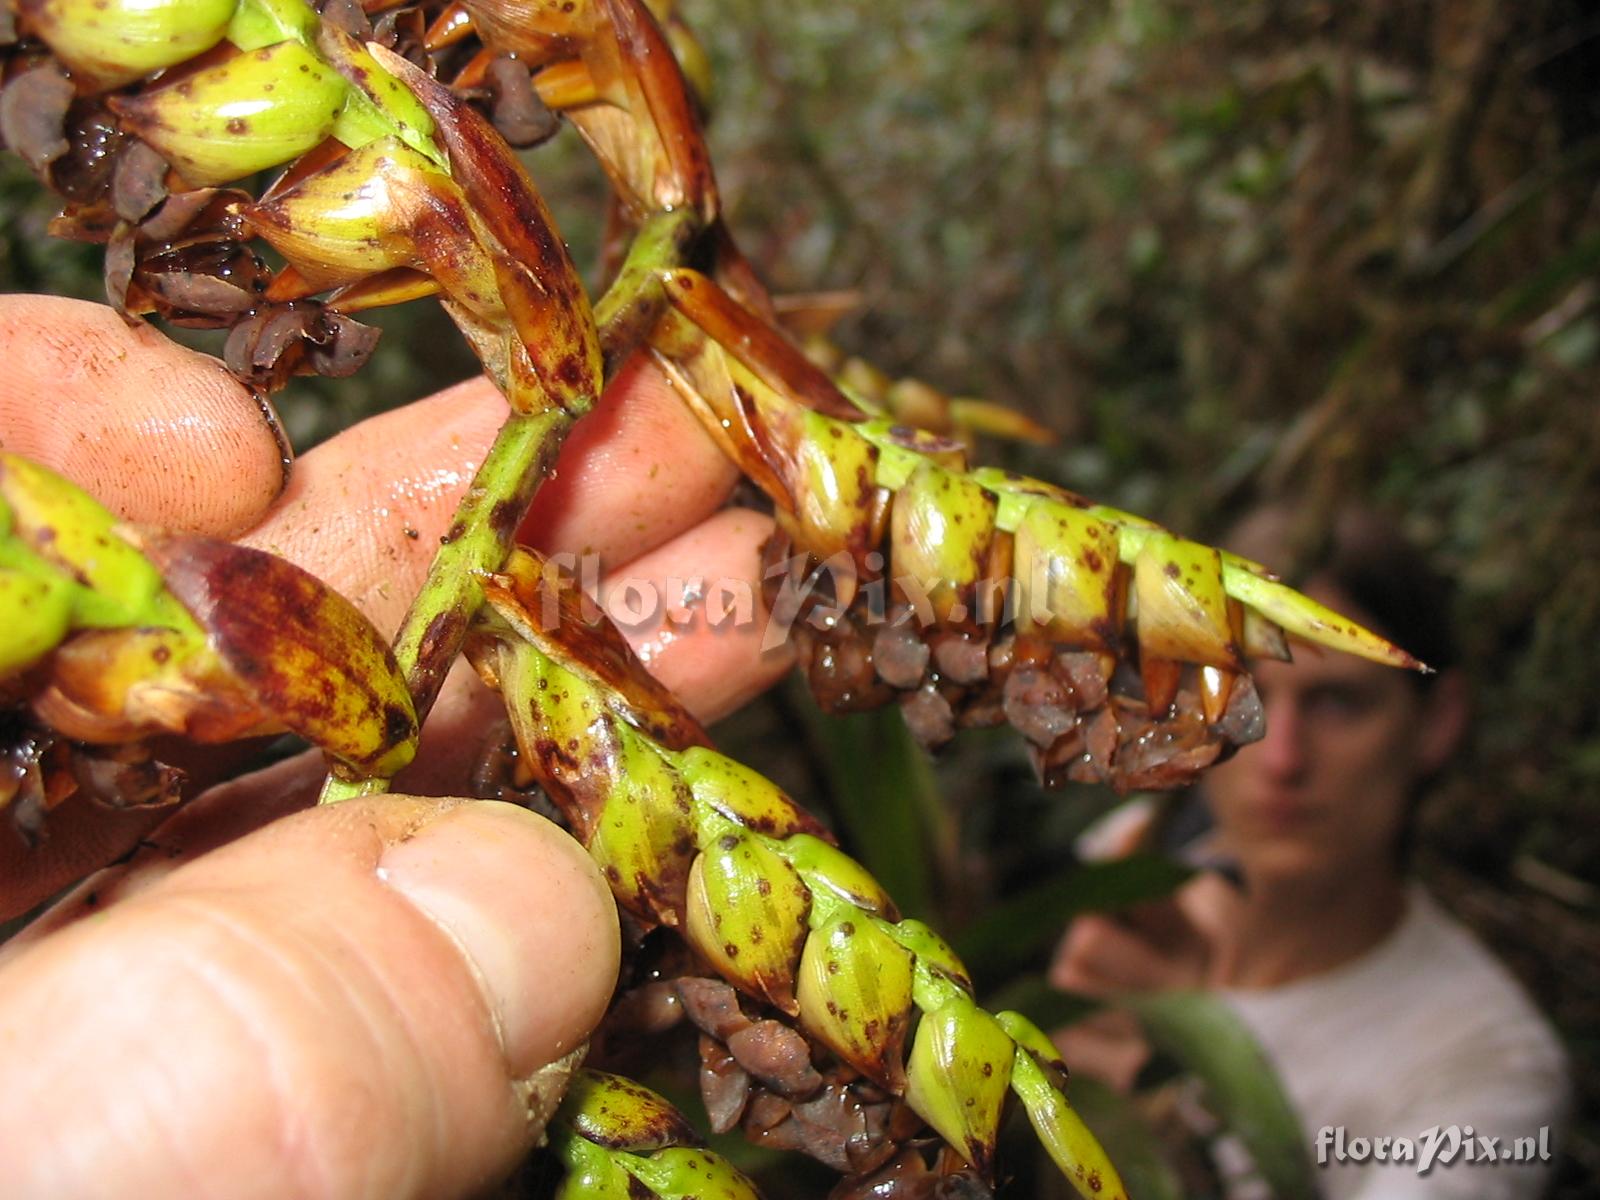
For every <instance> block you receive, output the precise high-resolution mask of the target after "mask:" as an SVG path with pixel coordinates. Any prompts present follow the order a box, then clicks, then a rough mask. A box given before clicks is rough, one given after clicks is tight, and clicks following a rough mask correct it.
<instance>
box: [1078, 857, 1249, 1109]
mask: <svg viewBox="0 0 1600 1200" xmlns="http://www.w3.org/2000/svg"><path fill="white" fill-rule="evenodd" d="M1237 902H1238V900H1237V893H1236V892H1235V890H1234V888H1233V887H1232V885H1230V884H1228V883H1227V882H1225V881H1224V880H1222V879H1221V878H1220V877H1218V876H1215V875H1211V874H1204V875H1201V876H1199V877H1197V878H1196V879H1195V880H1193V881H1192V882H1191V883H1189V884H1188V885H1186V886H1185V887H1184V889H1183V890H1182V891H1180V892H1179V893H1178V894H1177V895H1176V896H1175V897H1173V898H1172V899H1167V900H1154V901H1150V902H1149V903H1146V904H1141V905H1138V906H1136V907H1134V908H1131V909H1129V910H1127V911H1126V912H1124V913H1120V914H1117V915H1115V916H1112V915H1107V914H1101V913H1091V914H1087V915H1085V916H1081V917H1078V918H1076V919H1075V920H1074V921H1073V922H1072V924H1071V925H1069V926H1068V927H1067V931H1066V933H1065V934H1063V935H1062V938H1061V941H1060V942H1059V943H1057V945H1056V950H1055V955H1054V957H1053V959H1052V961H1051V963H1050V971H1049V976H1048V978H1049V981H1050V984H1051V986H1053V987H1056V988H1058V989H1060V990H1061V991H1064V992H1072V993H1074V994H1076V995H1079V996H1086V997H1091V998H1095V999H1107V998H1112V997H1115V996H1116V995H1117V994H1118V993H1119V992H1137V991H1161V990H1167V989H1173V988H1198V987H1202V986H1204V985H1205V984H1206V982H1207V980H1208V978H1209V976H1210V974H1211V972H1212V969H1213V964H1214V960H1215V955H1216V951H1217V946H1216V941H1215V938H1216V927H1217V924H1218V921H1219V918H1220V914H1221V913H1222V912H1223V911H1225V910H1226V908H1227V907H1229V906H1231V905H1233V904H1236V903H1237ZM1051 1039H1052V1040H1053V1041H1054V1042H1055V1044H1056V1048H1057V1049H1058V1050H1059V1051H1060V1052H1061V1057H1062V1059H1063V1061H1065V1062H1066V1064H1067V1066H1068V1068H1069V1069H1070V1070H1072V1071H1073V1072H1075V1073H1083V1074H1087V1075H1092V1076H1093V1077H1095V1078H1096V1079H1099V1080H1100V1081H1101V1082H1103V1083H1107V1084H1109V1085H1110V1086H1112V1087H1114V1088H1116V1089H1117V1090H1119V1091H1123V1092H1126V1091H1129V1090H1131V1089H1132V1087H1133V1084H1134V1080H1135V1079H1136V1078H1137V1076H1138V1074H1139V1071H1140V1070H1141V1069H1142V1068H1143V1067H1144V1064H1145V1062H1146V1061H1147V1060H1148V1059H1149V1057H1150V1046H1149V1044H1148V1043H1147V1042H1146V1041H1145V1039H1144V1035H1143V1033H1142V1032H1141V1031H1140V1029H1139V1025H1138V1022H1137V1021H1135V1020H1134V1018H1133V1016H1132V1015H1131V1014H1129V1013H1127V1012H1123V1011H1120V1010H1117V1009H1110V1008H1108V1009H1102V1010H1100V1011H1098V1012H1095V1013H1093V1014H1091V1015H1090V1016H1088V1017H1086V1018H1084V1019H1083V1020H1081V1021H1077V1022H1075V1023H1074V1024H1072V1025H1069V1026H1066V1027H1064V1028H1062V1029H1058V1030H1056V1031H1055V1032H1054V1033H1053V1034H1052V1035H1051Z"/></svg>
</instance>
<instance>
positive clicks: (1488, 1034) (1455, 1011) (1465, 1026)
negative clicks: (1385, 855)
mask: <svg viewBox="0 0 1600 1200" xmlns="http://www.w3.org/2000/svg"><path fill="white" fill-rule="evenodd" d="M1392 949H1393V951H1394V957H1395V960H1396V963H1397V965H1403V966H1404V969H1405V972H1406V976H1407V978H1408V979H1409V980H1411V981H1412V985H1413V986H1414V987H1415V988H1417V989H1419V990H1421V991H1425V992H1426V993H1428V994H1429V995H1430V996H1432V997H1433V998H1434V1001H1435V1007H1434V1009H1433V1016H1432V1017H1431V1018H1430V1020H1432V1021H1435V1022H1437V1028H1438V1029H1439V1032H1440V1033H1445V1032H1447V1031H1448V1032H1449V1033H1450V1034H1451V1035H1452V1036H1451V1037H1450V1039H1449V1040H1451V1041H1453V1042H1455V1043H1456V1044H1457V1045H1458V1046H1459V1047H1460V1048H1461V1049H1463V1050H1470V1051H1472V1052H1474V1053H1476V1054H1480V1055H1482V1054H1488V1055H1495V1056H1500V1057H1501V1060H1502V1062H1504V1061H1505V1057H1504V1056H1506V1055H1514V1056H1515V1058H1517V1059H1518V1060H1521V1061H1523V1062H1524V1063H1526V1065H1527V1066H1529V1067H1532V1068H1544V1069H1549V1070H1553V1071H1557V1072H1559V1071H1561V1070H1562V1069H1564V1064H1565V1061H1566V1055H1565V1052H1564V1051H1563V1050H1562V1048H1561V1042H1560V1039H1559V1038H1558V1037H1557V1035H1556V1032H1555V1029H1554V1027H1553V1026H1552V1025H1551V1024H1550V1022H1549V1020H1548V1019H1547V1018H1546V1017H1545V1015H1544V1014H1543V1013H1542V1012H1540V1011H1539V1007H1538V1005H1537V1004H1535V1003H1534V1001H1533V999H1532V998H1531V997H1530V996H1529V995H1528V993H1527V991H1526V990H1525V989H1524V988H1523V987H1522V985H1521V984H1520V983H1519V982H1518V981H1517V980H1516V978H1515V977H1514V976H1513V975H1512V974H1511V972H1510V970H1508V969H1507V968H1506V966H1505V965H1504V964H1503V963H1502V962H1501V961H1500V960H1499V959H1498V958H1496V957H1495V955H1494V953H1493V952H1492V951H1491V950H1489V948H1488V947H1487V946H1485V945H1484V944H1483V943H1482V942H1481V941H1479V940H1478V938H1477V936H1476V935H1474V934H1473V933H1472V932H1471V931H1470V930H1469V929H1467V927H1466V926H1465V925H1463V924H1462V923H1461V922H1460V921H1458V920H1457V919H1456V918H1455V917H1453V916H1451V915H1450V914H1449V913H1448V912H1446V911H1445V909H1444V907H1443V905H1441V904H1440V903H1439V902H1438V901H1437V900H1436V899H1435V898H1434V897H1433V896H1432V895H1430V894H1429V893H1428V892H1427V891H1426V890H1425V889H1423V888H1421V887H1420V886H1419V887H1414V888H1413V889H1412V890H1411V893H1410V896H1409V903H1408V911H1407V914H1406V918H1405V922H1404V924H1403V926H1402V928H1401V930H1400V931H1399V932H1398V935H1397V937H1396V939H1395V943H1394V945H1393V947H1392Z"/></svg>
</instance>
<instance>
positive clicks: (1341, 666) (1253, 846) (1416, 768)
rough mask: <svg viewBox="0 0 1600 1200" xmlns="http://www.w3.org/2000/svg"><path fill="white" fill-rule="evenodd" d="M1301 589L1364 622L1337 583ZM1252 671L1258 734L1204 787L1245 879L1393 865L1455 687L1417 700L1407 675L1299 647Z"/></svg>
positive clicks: (1449, 739) (1459, 705)
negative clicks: (1261, 723)
mask: <svg viewBox="0 0 1600 1200" xmlns="http://www.w3.org/2000/svg"><path fill="white" fill-rule="evenodd" d="M1305 590H1306V592H1307V593H1308V594H1309V595H1311V596H1313V597H1314V598H1316V599H1317V600H1320V601H1321V602H1322V603H1324V604H1327V605H1330V606H1332V607H1333V608H1334V609H1335V610H1336V611H1339V612H1343V613H1345V614H1347V615H1349V616H1351V617H1353V618H1354V619H1356V620H1357V621H1361V622H1363V623H1366V622H1367V621H1368V620H1369V618H1368V617H1367V615H1366V614H1364V613H1363V612H1362V611H1361V610H1360V609H1359V608H1358V607H1357V606H1356V605H1355V604H1353V603H1352V602H1351V601H1350V600H1349V598H1348V597H1346V596H1344V595H1342V594H1341V593H1339V592H1338V590H1337V589H1335V588H1332V587H1329V586H1326V585H1323V586H1318V585H1317V584H1316V583H1315V582H1313V584H1312V585H1311V586H1308V587H1307V588H1306V589H1305ZM1253 674H1254V675H1255V680H1256V688H1257V690H1258V691H1259V692H1260V695H1261V700H1262V703H1263V704H1264V705H1265V707H1266V716H1267V733H1266V736H1265V737H1264V738H1263V739H1262V740H1261V741H1259V742H1256V743H1254V744H1252V745H1249V746H1246V747H1244V748H1243V749H1242V750H1240V751H1239V753H1238V754H1237V755H1235V756H1234V757H1233V758H1232V759H1230V760H1229V761H1228V762H1226V763H1223V764H1222V765H1220V766H1217V767H1214V768H1212V770H1211V771H1210V772H1209V773H1208V774H1207V776H1206V784H1205V786H1206V795H1207V796H1208V798H1209V800H1210V803H1211V809H1212V812H1213V814H1214V815H1215V817H1216V820H1217V825H1218V830H1219V832H1220V833H1221V835H1222V837H1223V840H1224V841H1225V843H1226V847H1227V849H1228V850H1229V851H1230V852H1231V853H1233V854H1235V855H1237V857H1238V859H1239V863H1240V866H1241V867H1242V868H1243V870H1244V874H1245V878H1246V879H1247V880H1253V881H1256V882H1258V883H1266V882H1271V881H1287V880H1289V879H1293V878H1300V879H1306V880H1311V879H1318V880H1322V881H1335V880H1337V879H1338V878H1341V877H1350V878H1355V877H1356V876H1357V875H1358V874H1361V875H1362V877H1365V878H1370V876H1369V875H1365V874H1364V873H1365V872H1368V871H1370V870H1371V868H1372V867H1373V866H1374V865H1382V866H1392V865H1393V864H1394V862H1395V855H1396V851H1397V848H1398V844H1399V839H1400V835H1401V831H1402V829H1403V827H1404V824H1405V821H1406V810H1407V808H1408V806H1409V804H1410V803H1411V797H1412V794H1413V792H1414V790H1415V787H1416V785H1417V783H1418V781H1419V780H1420V779H1421V778H1423V777H1424V776H1425V775H1427V774H1429V773H1431V772H1432V771H1434V770H1437V769H1438V768H1439V767H1440V766H1442V765H1443V764H1444V761H1445V759H1446V758H1447V757H1448V756H1449V754H1450V753H1451V752H1452V750H1453V749H1454V747H1455V745H1456V742H1457V740H1458V738H1459V734H1460V731H1461V726H1462V721H1463V719H1464V715H1465V714H1464V707H1463V702H1462V700H1461V696H1460V691H1459V688H1458V687H1455V686H1451V687H1449V688H1436V689H1435V691H1434V694H1433V695H1431V696H1424V695H1423V694H1422V693H1421V692H1419V691H1418V690H1417V688H1416V687H1415V685H1414V684H1413V683H1412V681H1411V680H1410V679H1409V678H1408V677H1407V676H1406V674H1405V673H1404V672H1401V671H1398V670H1395V669H1393V668H1391V667H1383V666H1379V665H1378V664H1376V663H1370V662H1367V661H1366V660H1365V659H1358V658H1354V657H1352V656H1351V655H1348V654H1339V653H1335V652H1333V651H1321V650H1319V649H1317V648H1315V647H1309V646H1303V645H1297V646H1296V647H1295V661H1294V662H1293V663H1281V662H1262V663H1259V664H1257V665H1256V666H1255V667H1254V669H1253ZM1441 682H1448V681H1441ZM1446 710H1448V711H1446Z"/></svg>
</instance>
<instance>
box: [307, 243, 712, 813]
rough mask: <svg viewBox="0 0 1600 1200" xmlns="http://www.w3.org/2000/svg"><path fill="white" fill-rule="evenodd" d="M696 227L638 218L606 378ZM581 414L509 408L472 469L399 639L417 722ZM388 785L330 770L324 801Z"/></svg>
mask: <svg viewBox="0 0 1600 1200" xmlns="http://www.w3.org/2000/svg"><path fill="white" fill-rule="evenodd" d="M698 232H699V224H698V221H697V220H696V218H695V217H694V215H693V214H691V213H689V212H688V211H678V212H662V213H656V214H654V215H652V216H651V217H649V218H648V219H647V220H646V221H645V222H644V224H643V225H641V226H640V228H639V232H638V233H637V234H636V235H635V236H634V239H633V243H632V244H631V245H630V246H629V247H628V257H627V259H626V260H625V261H624V263H623V265H622V270H621V271H619V272H618V273H617V278H616V279H615V280H613V281H612V284H611V286H610V287H609V288H607V289H606V292H605V295H603V296H602V297H601V298H600V301H599V303H598V304H596V305H595V320H596V324H597V325H598V326H599V332H600V349H601V354H602V356H603V358H604V361H605V377H606V379H607V381H608V382H609V380H610V379H611V378H612V377H613V376H614V375H615V373H616V371H617V369H618V368H619V367H620V366H621V365H622V363H624V362H626V361H627V359H628V358H629V356H630V355H632V353H633V351H634V349H635V348H636V347H637V346H638V344H639V342H640V341H641V340H642V339H643V337H644V335H645V334H646V333H648V332H649V330H650V327H651V326H652V325H654V324H655V322H656V320H657V319H658V318H659V317H660V315H661V310H662V308H663V306H664V305H665V303H666V300H665V297H664V295H663V294H662V291H661V287H660V283H659V281H658V279H657V272H658V271H660V270H661V269H662V268H664V267H668V266H671V265H673V264H675V263H679V262H682V261H684V259H685V258H686V257H687V255H688V252H689V250H690V248H691V246H692V245H693V243H694V240H695V237H696V235H697V234H698ZM576 420H577V418H576V417H575V416H574V415H573V414H571V413H568V412H566V411H564V410H562V409H560V408H556V407H552V408H551V409H549V410H546V411H542V412H536V413H526V414H524V413H512V414H511V416H510V417H508V418H507V420H506V423H505V424H504V425H502V426H501V427H500V432H499V433H498V434H496V435H495V439H494V444H493V445H492V446H491V447H490V448H489V453H488V454H487V455H486V456H485V457H484V460H483V465H482V466H480V467H479V468H478V473H477V474H476V475H475V476H473V479H472V486H471V487H470V488H468V489H467V494H466V496H464V497H463V498H462V500H461V504H460V506H459V507H458V508H457V509H456V519H455V521H454V522H453V523H452V524H451V526H450V530H449V532H448V533H446V534H445V535H444V537H443V538H441V539H440V543H441V544H440V546H439V552H438V553H437V554H436V555H434V559H433V565H432V566H431V567H429V568H428V578H427V580H426V581H425V582H424V583H423V585H422V590H421V591H420V592H418V593H417V598H416V599H415V600H414V601H413V602H412V604H411V609H410V611H409V612H407V613H406V617H405V620H404V621H402V622H401V624H400V632H399V633H398V634H397V635H396V636H395V643H394V655H395V660H396V662H398V663H399V666H400V670H401V672H402V673H403V674H404V675H405V677H406V683H407V685H408V686H409V687H410V689H411V696H412V699H413V701H414V702H415V704H416V709H417V720H418V723H419V724H420V723H421V722H422V721H424V720H425V719H426V718H427V715H428V711H429V710H430V709H431V708H432V707H433V702H434V700H435V699H436V698H437V697H438V694H439V688H440V687H441V686H442V685H443V683H444V677H445V675H446V674H447V673H448V672H449V670H450V667H451V664H452V663H454V662H455V660H456V655H458V654H459V653H460V652H461V644H462V642H463V641H464V640H465V638H466V635H467V630H468V628H469V627H470V626H471V624H472V622H473V620H474V619H475V618H476V617H477V615H478V609H479V607H480V606H481V605H482V603H483V589H482V587H481V586H480V584H479V582H478V577H479V576H480V575H482V574H484V573H486V572H491V571H497V570H499V569H500V567H501V566H502V565H503V564H504V563H505V560H506V555H507V554H509V553H510V551H511V546H512V543H513V540H514V539H515V537H516V533H517V529H518V528H519V527H520V526H521V524H522V519H523V518H524V517H525V516H526V515H527V512H528V506H529V505H530V504H531V503H532V502H533V494H534V492H536V491H537V490H538V488H539V484H540V483H542V482H543V480H544V477H545V476H546V475H547V474H548V473H549V470H550V468H551V466H553V465H554V463H555V460H556V455H557V454H559V453H560V451H561V446H562V444H563V443H564V442H565V441H566V438H567V433H568V432H569V431H570V430H571V428H572V426H573V424H574V423H575V422H576ZM388 790H389V780H387V779H382V778H374V779H342V778H340V777H338V776H337V775H329V776H328V778H327V779H326V780H325V781H324V783H323V785H322V795H321V796H320V797H319V798H318V803H319V804H333V803H335V802H337V801H339V800H349V799H353V798H354V797H356V796H371V795H376V794H378V793H381V792H386V791H388Z"/></svg>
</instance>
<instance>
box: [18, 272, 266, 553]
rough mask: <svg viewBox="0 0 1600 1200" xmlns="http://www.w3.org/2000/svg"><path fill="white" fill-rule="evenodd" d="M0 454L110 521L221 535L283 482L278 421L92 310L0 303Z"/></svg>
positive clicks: (158, 338)
mask: <svg viewBox="0 0 1600 1200" xmlns="http://www.w3.org/2000/svg"><path fill="white" fill-rule="evenodd" d="M0 362H3V363H5V367H6V369H5V371H4V372H3V373H0V446H3V447H4V448H5V449H6V450H9V451H12V452H13V453H16V454H21V455H24V456H26V457H28V458H31V459H34V460H35V461H37V462H42V463H45V464H46V465H48V466H50V467H51V468H52V469H54V470H57V471H60V472H61V473H62V474H64V475H66V476H67V477H68V478H69V479H72V480H73V481H74V482H76V483H77V484H79V485H80V486H82V487H84V488H87V489H88V490H89V491H91V492H93V493H94V494H95V495H96V496H97V497H98V498H99V499H100V501H101V502H102V503H103V504H105V505H106V507H108V508H110V509H111V510H112V511H113V512H115V513H117V514H118V515H119V516H121V517H123V518H125V519H127V520H129V521H134V522H137V523H140V524H148V525H161V526H164V527H166V528H169V529H180V530H183V531H185V532H188V533H201V534H206V535H209V536H212V537H231V536H233V535H235V534H238V533H240V532H242V531H243V530H245V529H248V528H249V527H250V526H251V525H254V524H255V523H256V522H257V521H259V520H260V519H261V516H262V514H263V513H265V512H266V510H267V506H268V505H269V504H271V503H272V500H273V497H275V496H276V495H277V494H278V492H279V491H281V490H282V488H283V486H284V483H285V481H286V480H287V471H288V448H287V445H286V443H284V442H283V440H282V434H281V431H280V430H279V429H278V425H277V418H276V416H274V415H273V413H272V410H271V408H270V407H269V406H267V405H266V404H265V401H262V400H259V399H257V398H256V397H254V396H252V395H251V394H250V393H249V392H248V391H247V390H246V389H245V388H244V387H243V386H241V385H240V384H239V382H238V381H237V380H235V379H234V378H233V376H231V375H230V374H228V372H227V370H226V369H225V368H224V367H223V366H222V364H221V363H219V362H218V361H217V360H216V359H214V358H210V357H208V356H207V355H204V354H198V353H196V352H195V351H193V350H187V349H185V348H184V347H182V346H179V345H178V344H177V343H175V342H173V341H170V340H169V339H167V338H166V337H164V336H162V334H161V333H159V332H158V331H157V330H155V329H153V328H151V327H150V326H149V325H147V324H145V323H144V322H142V321H140V322H134V323H132V324H130V323H129V322H127V321H124V320H123V319H122V318H121V317H119V316H118V315H117V314H116V313H114V312H113V311H112V310H111V309H109V308H107V307H106V306H105V305H103V304H88V303H86V302H84V301H81V300H64V299H61V298H60V297H56V296H18V295H0Z"/></svg>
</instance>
